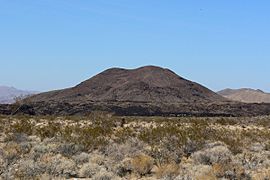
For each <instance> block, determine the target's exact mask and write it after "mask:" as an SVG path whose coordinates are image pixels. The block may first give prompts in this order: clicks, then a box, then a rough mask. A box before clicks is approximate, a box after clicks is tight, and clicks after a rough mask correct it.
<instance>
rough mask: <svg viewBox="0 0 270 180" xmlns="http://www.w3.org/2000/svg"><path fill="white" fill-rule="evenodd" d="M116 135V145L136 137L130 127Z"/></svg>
mask: <svg viewBox="0 0 270 180" xmlns="http://www.w3.org/2000/svg"><path fill="white" fill-rule="evenodd" d="M114 135H115V137H116V139H115V140H114V141H115V142H116V143H121V142H125V141H127V140H128V139H130V138H132V137H135V134H134V130H133V129H132V128H130V127H125V128H122V129H119V130H118V131H116V133H115V134H114Z"/></svg>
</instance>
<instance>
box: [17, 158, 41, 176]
mask: <svg viewBox="0 0 270 180" xmlns="http://www.w3.org/2000/svg"><path fill="white" fill-rule="evenodd" d="M43 171H44V169H42V168H41V167H40V166H39V165H38V164H37V163H36V162H34V161H33V160H30V159H26V160H25V159H22V160H21V161H20V162H19V163H18V169H17V171H16V175H15V176H16V177H17V178H34V177H36V176H38V175H39V174H41V173H42V172H43Z"/></svg>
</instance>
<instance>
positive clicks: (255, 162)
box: [234, 151, 270, 170]
mask: <svg viewBox="0 0 270 180" xmlns="http://www.w3.org/2000/svg"><path fill="white" fill-rule="evenodd" d="M234 161H236V162H238V163H241V165H242V166H243V167H244V168H245V169H248V170H255V169H259V168H265V167H270V152H268V151H261V152H252V153H251V152H245V153H242V154H239V155H237V156H235V157H234Z"/></svg>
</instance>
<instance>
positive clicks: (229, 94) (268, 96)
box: [218, 88, 270, 103]
mask: <svg viewBox="0 0 270 180" xmlns="http://www.w3.org/2000/svg"><path fill="white" fill-rule="evenodd" d="M218 94H220V95H222V96H223V97H225V98H228V99H230V100H233V101H239V102H245V103H270V93H266V92H263V91H262V90H259V89H257V90H255V89H250V88H242V89H224V90H222V91H219V92H218Z"/></svg>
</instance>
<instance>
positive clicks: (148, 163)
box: [131, 154, 154, 176]
mask: <svg viewBox="0 0 270 180" xmlns="http://www.w3.org/2000/svg"><path fill="white" fill-rule="evenodd" d="M131 165H132V170H133V171H134V172H135V173H137V174H139V175H141V176H143V175H146V174H148V173H150V171H151V170H152V168H153V166H154V160H153V158H152V157H150V156H147V155H144V154H140V155H137V156H135V157H134V158H133V159H132V161H131Z"/></svg>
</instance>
